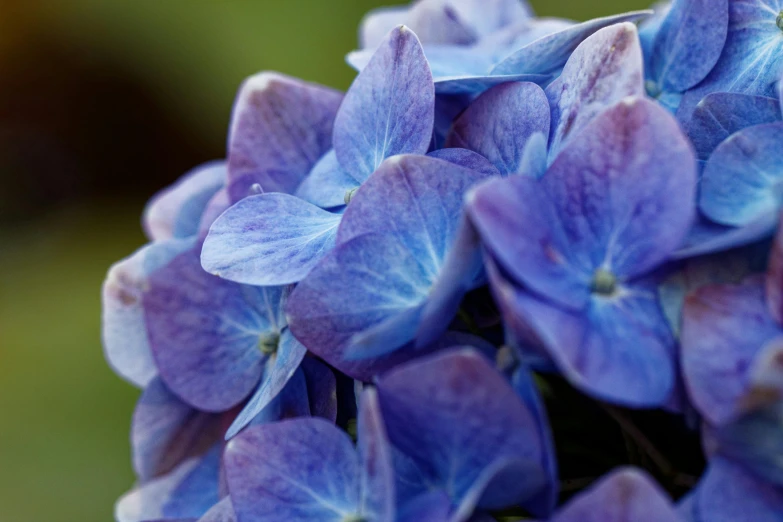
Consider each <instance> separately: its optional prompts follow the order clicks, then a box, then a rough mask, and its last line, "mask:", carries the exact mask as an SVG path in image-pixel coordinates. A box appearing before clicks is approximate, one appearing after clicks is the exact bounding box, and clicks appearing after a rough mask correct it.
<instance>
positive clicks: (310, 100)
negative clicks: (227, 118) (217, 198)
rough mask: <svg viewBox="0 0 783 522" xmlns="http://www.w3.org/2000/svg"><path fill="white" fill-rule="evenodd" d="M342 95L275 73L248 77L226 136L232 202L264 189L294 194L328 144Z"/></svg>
mask: <svg viewBox="0 0 783 522" xmlns="http://www.w3.org/2000/svg"><path fill="white" fill-rule="evenodd" d="M342 98H343V96H342V94H341V93H339V92H337V91H334V90H332V89H329V88H327V87H322V86H320V85H315V84H310V83H306V82H303V81H301V80H298V79H295V78H290V77H287V76H284V75H281V74H278V73H272V72H263V73H259V74H257V75H255V76H251V77H250V78H248V79H247V80H245V83H244V84H243V85H242V88H241V89H240V91H239V94H238V95H237V99H236V102H235V104H234V111H233V115H232V121H231V130H230V133H229V138H228V178H229V194H230V195H231V199H232V201H239V200H240V199H242V198H244V197H246V196H248V195H250V194H253V193H254V192H253V191H252V190H251V187H252V186H253V185H256V184H257V185H259V186H260V188H261V190H262V191H264V192H284V193H288V194H291V193H293V192H294V191H295V190H296V188H297V186H298V185H299V183H301V182H302V180H303V179H304V178H305V176H307V174H308V173H309V172H310V170H311V169H312V168H313V166H314V165H315V164H316V162H317V161H318V160H319V159H320V158H321V157H322V156H323V155H324V154H325V153H326V152H328V151H329V149H331V148H332V127H333V125H334V119H335V116H336V114H337V109H338V107H339V106H340V103H341V101H342Z"/></svg>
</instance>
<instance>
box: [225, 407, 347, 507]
mask: <svg viewBox="0 0 783 522" xmlns="http://www.w3.org/2000/svg"><path fill="white" fill-rule="evenodd" d="M225 461H226V471H227V477H228V486H229V491H230V493H231V499H232V501H233V504H234V510H235V511H236V514H237V517H238V519H239V520H242V522H255V521H259V522H261V521H267V520H286V521H288V522H298V521H301V522H310V521H312V520H319V521H321V520H323V521H324V522H328V521H334V522H340V521H342V520H345V517H346V516H347V515H351V514H357V513H358V509H359V505H360V504H359V475H360V467H359V459H358V457H357V455H356V451H355V450H354V447H353V444H352V443H351V439H350V438H348V435H346V434H345V433H343V432H342V431H340V429H339V428H337V427H335V426H334V425H333V424H331V423H329V422H328V421H325V420H323V419H319V418H303V419H289V420H285V421H282V422H278V423H274V424H265V425H262V426H255V427H253V428H250V429H248V430H245V431H244V432H242V433H241V434H240V435H239V436H238V437H236V438H234V439H232V440H231V442H229V443H228V446H227V447H226V455H225Z"/></svg>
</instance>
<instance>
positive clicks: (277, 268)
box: [201, 193, 342, 286]
mask: <svg viewBox="0 0 783 522" xmlns="http://www.w3.org/2000/svg"><path fill="white" fill-rule="evenodd" d="M341 217H342V216H341V215H340V214H335V213H332V212H327V211H325V210H321V209H320V208H318V207H316V206H315V205H312V204H310V203H308V202H306V201H304V200H302V199H299V198H297V197H294V196H289V195H287V194H277V193H275V194H259V195H257V196H251V197H248V198H245V199H243V200H242V201H240V202H238V203H236V204H235V205H234V206H232V207H231V208H230V209H228V210H227V211H226V212H224V213H223V215H222V216H220V217H219V218H218V220H217V221H215V223H214V224H213V225H212V228H211V229H210V231H209V235H208V236H207V238H206V240H205V242H204V250H203V252H202V254H201V262H202V264H203V266H204V269H205V270H207V271H208V272H210V273H212V274H215V275H217V276H220V277H222V278H224V279H228V280H230V281H236V282H238V283H245V284H251V285H261V286H277V285H286V284H290V283H296V282H297V281H299V280H300V279H302V278H303V277H304V276H306V275H307V274H308V272H310V270H312V268H313V267H314V266H315V265H316V263H318V261H319V260H320V259H321V258H322V257H323V256H324V255H325V254H326V253H327V252H328V251H329V250H331V249H332V247H333V246H334V242H335V235H336V233H337V226H338V225H339V224H340V219H341Z"/></svg>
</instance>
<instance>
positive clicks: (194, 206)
mask: <svg viewBox="0 0 783 522" xmlns="http://www.w3.org/2000/svg"><path fill="white" fill-rule="evenodd" d="M225 183H226V164H225V162H223V161H214V162H211V163H205V164H204V165H201V166H200V167H196V168H195V169H193V170H191V171H190V172H188V173H187V174H185V175H184V176H182V177H181V178H180V179H179V180H178V181H177V182H176V183H174V184H173V185H171V186H170V187H167V188H165V189H163V190H162V191H161V192H158V193H157V194H156V195H155V196H153V197H152V199H151V200H150V201H149V203H147V207H146V208H145V209H144V216H143V217H142V223H143V225H144V230H145V232H146V233H147V237H149V238H150V240H152V241H162V240H165V239H172V238H175V237H178V238H186V237H189V236H193V235H195V234H196V233H197V232H198V229H199V223H200V222H201V216H202V214H203V213H204V211H205V209H206V208H207V205H208V203H209V202H210V200H211V199H212V196H214V195H215V193H216V192H217V191H219V190H220V189H221V188H223V186H224V185H225Z"/></svg>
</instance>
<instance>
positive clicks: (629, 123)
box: [467, 99, 696, 308]
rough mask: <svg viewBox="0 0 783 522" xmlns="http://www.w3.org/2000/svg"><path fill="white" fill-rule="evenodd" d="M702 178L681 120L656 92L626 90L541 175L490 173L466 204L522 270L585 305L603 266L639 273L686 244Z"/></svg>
mask: <svg viewBox="0 0 783 522" xmlns="http://www.w3.org/2000/svg"><path fill="white" fill-rule="evenodd" d="M695 186H696V172H695V161H694V158H693V152H692V150H691V148H690V145H689V143H688V141H687V139H686V138H685V137H684V136H683V134H682V132H681V131H680V130H679V127H678V125H677V122H676V121H675V120H674V119H673V118H672V117H671V116H670V115H669V114H668V113H667V112H666V111H665V110H664V109H662V108H661V107H659V106H657V105H655V104H654V103H653V102H651V101H647V100H644V99H628V100H625V101H623V102H621V103H619V104H617V105H615V106H613V107H612V108H610V109H608V110H606V111H605V112H604V113H602V114H601V115H599V116H598V117H596V118H595V119H594V120H593V121H592V122H590V123H589V124H588V125H587V126H586V127H585V128H584V130H583V131H582V132H581V133H580V134H579V135H578V136H577V137H575V138H573V139H572V141H571V142H570V144H569V146H568V147H566V148H565V149H564V150H563V151H562V152H561V153H560V155H559V156H558V158H557V160H556V161H555V163H554V164H553V165H552V167H551V168H550V169H549V171H548V172H547V173H546V174H545V175H544V176H543V177H542V178H541V179H540V180H535V179H531V178H529V177H523V176H515V177H511V178H506V179H495V180H490V181H489V182H487V183H484V184H482V185H480V186H479V187H477V188H476V189H475V190H474V191H472V192H471V193H470V194H469V195H468V204H467V207H468V210H469V212H470V216H471V219H472V220H473V223H474V224H475V225H476V227H477V229H478V230H479V233H480V234H481V237H482V239H483V241H484V243H485V245H486V246H487V248H488V249H489V250H490V251H491V252H492V254H493V255H494V256H495V257H496V258H497V259H498V261H499V262H500V263H501V264H502V265H503V268H504V269H505V270H508V271H509V272H510V273H511V274H512V275H513V277H514V278H515V279H517V280H518V281H520V282H524V284H525V285H526V286H528V287H529V288H530V289H532V290H533V291H535V292H536V293H538V294H540V295H542V296H545V297H546V298H548V299H551V300H553V301H554V302H557V303H559V304H561V305H563V306H566V307H571V308H580V307H584V306H585V304H586V303H587V300H588V298H589V296H590V292H591V284H592V283H591V281H592V279H593V278H594V277H595V276H594V273H596V271H597V270H598V269H602V270H606V271H609V272H611V273H612V274H614V275H615V276H616V277H618V278H619V279H620V280H624V279H628V278H632V277H635V276H638V275H641V274H644V273H645V272H646V271H648V270H650V269H652V268H654V267H655V266H656V265H657V264H659V263H661V262H662V261H664V260H665V259H666V258H667V257H668V256H669V255H670V254H671V253H672V252H673V251H674V249H675V248H677V247H678V246H679V244H680V243H681V242H682V240H683V239H684V237H685V235H686V234H687V232H688V229H689V227H690V225H691V222H692V220H693V217H694V208H693V206H694V205H693V199H694V193H695Z"/></svg>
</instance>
